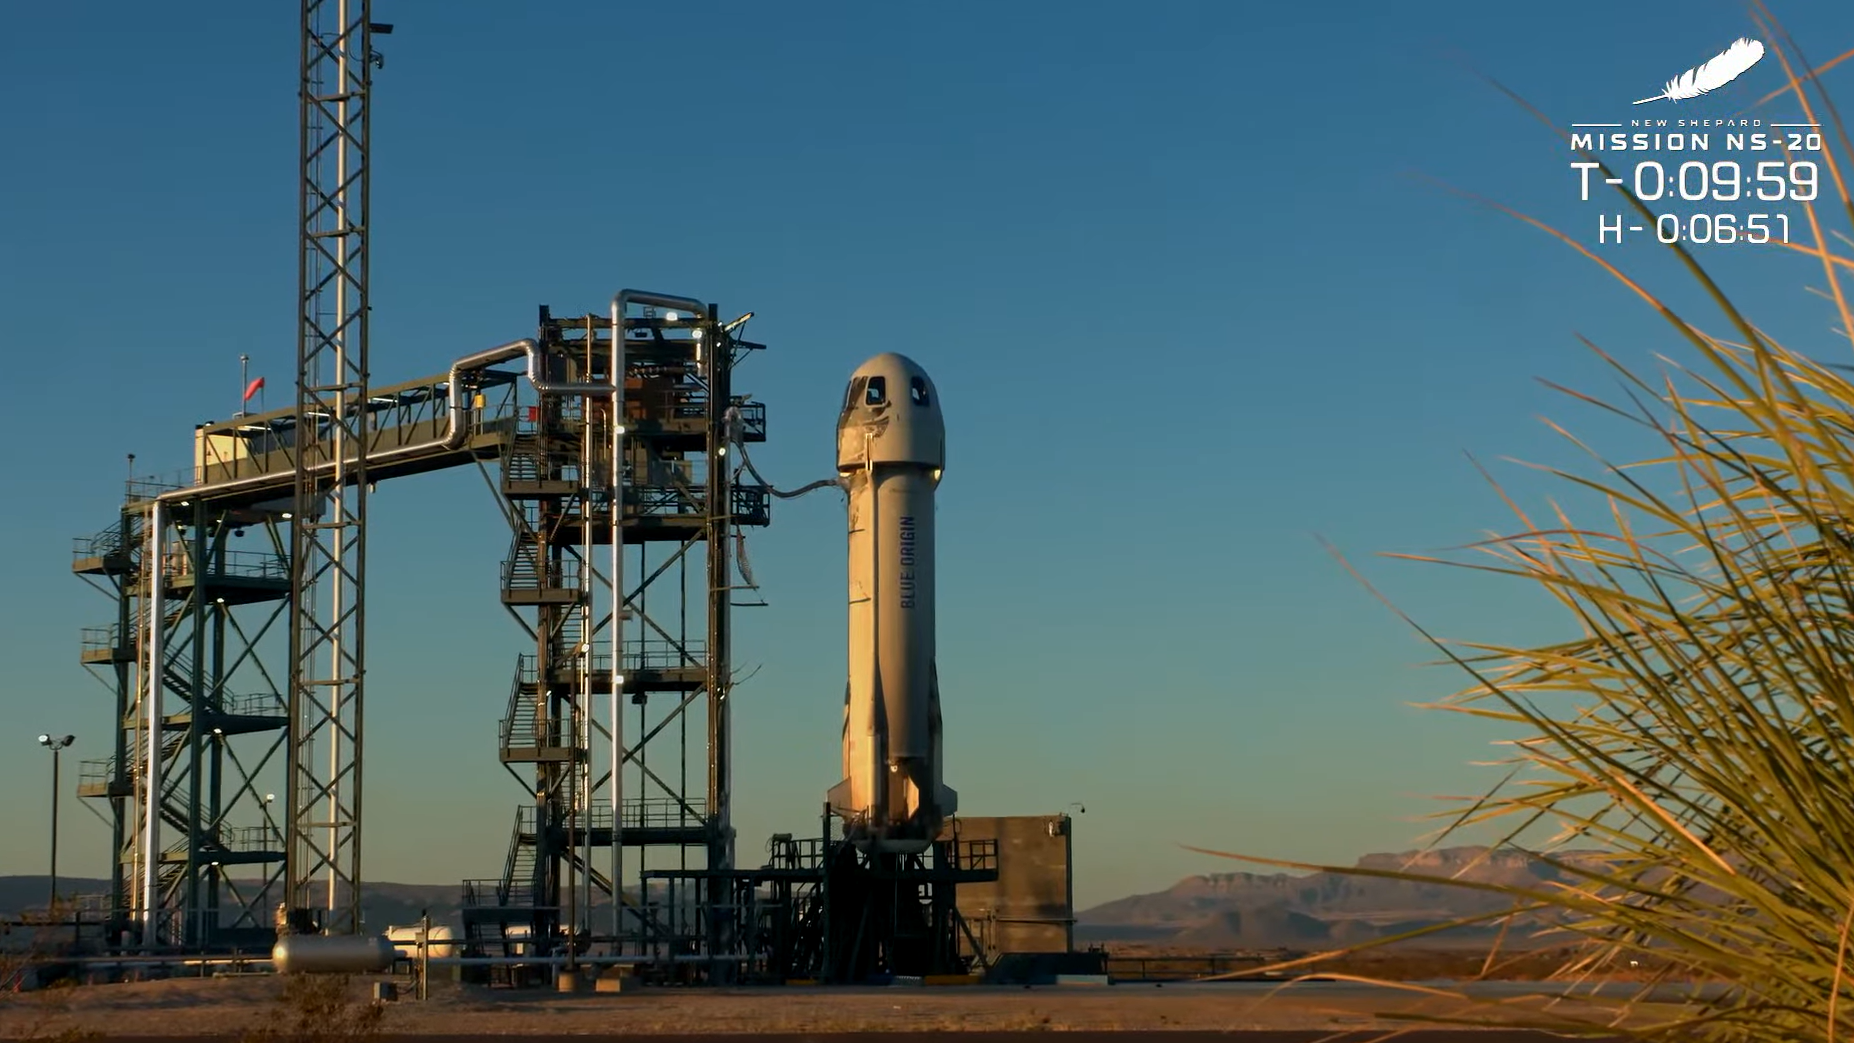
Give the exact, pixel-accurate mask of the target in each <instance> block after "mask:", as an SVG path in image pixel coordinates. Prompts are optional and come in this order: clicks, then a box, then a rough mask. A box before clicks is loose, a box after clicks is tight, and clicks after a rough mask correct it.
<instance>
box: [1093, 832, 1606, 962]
mask: <svg viewBox="0 0 1854 1043" xmlns="http://www.w3.org/2000/svg"><path fill="white" fill-rule="evenodd" d="M1483 856H1485V858H1484V860H1483V861H1481V862H1480V864H1479V865H1474V867H1473V868H1472V869H1469V868H1468V867H1469V866H1470V865H1472V864H1473V863H1475V861H1476V860H1477V859H1482V858H1483ZM1561 857H1562V858H1563V859H1564V860H1566V861H1575V860H1576V859H1577V858H1578V857H1579V856H1578V855H1576V854H1570V855H1567V856H1561ZM1358 865H1359V867H1361V868H1368V869H1390V870H1405V871H1408V872H1413V873H1421V874H1423V875H1425V876H1445V877H1454V876H1459V877H1460V878H1462V879H1466V880H1473V881H1478V882H1484V883H1498V884H1507V885H1515V886H1538V885H1542V884H1545V883H1546V882H1548V881H1551V880H1555V879H1558V878H1559V877H1560V874H1559V872H1558V871H1557V870H1556V869H1554V868H1552V867H1551V866H1548V865H1545V864H1543V863H1541V862H1539V861H1537V860H1535V859H1533V858H1530V857H1528V856H1526V855H1524V854H1522V853H1520V852H1516V851H1494V852H1491V853H1489V852H1488V849H1487V848H1484V847H1455V848H1440V849H1435V850H1428V851H1407V852H1402V853H1397V854H1374V855H1366V856H1365V857H1364V858H1361V859H1359V860H1358ZM1511 904H1512V903H1511V901H1510V900H1508V899H1506V898H1503V897H1502V896H1500V895H1498V894H1492V893H1488V892H1483V891H1474V890H1468V889H1465V888H1458V887H1448V886H1445V885H1440V884H1416V883H1406V882H1403V881H1398V880H1387V879H1384V878H1381V877H1367V876H1347V875H1344V874H1341V873H1313V874H1310V875H1305V876H1291V875H1289V874H1287V873H1270V874H1258V873H1215V874H1211V875H1208V876H1192V877H1186V878H1185V879H1183V880H1180V881H1179V882H1178V883H1176V884H1174V885H1172V886H1171V887H1170V888H1169V889H1167V890H1164V891H1160V892H1157V893H1155V894H1144V895H1133V896H1131V897H1128V898H1121V899H1118V900H1116V901H1112V902H1107V903H1105V904H1103V905H1097V906H1095V907H1094V908H1092V909H1087V910H1083V911H1082V912H1080V913H1078V914H1077V915H1076V919H1077V921H1078V924H1077V927H1076V940H1077V942H1083V941H1087V942H1111V941H1127V942H1131V941H1138V942H1145V943H1148V944H1155V945H1166V946H1177V947H1180V948H1193V949H1274V948H1285V949H1308V948H1317V947H1320V946H1327V945H1347V944H1355V943H1358V942H1363V941H1368V940H1370V939H1373V938H1382V937H1388V936H1391V935H1397V934H1402V933H1404V932H1407V931H1412V930H1416V929H1418V928H1421V927H1427V926H1433V925H1436V924H1441V923H1447V922H1450V921H1452V920H1456V919H1459V918H1460V917H1463V916H1472V915H1475V914H1478V913H1489V912H1496V911H1498V910H1501V909H1506V908H1509V907H1510V906H1511ZM1541 926H1544V923H1543V921H1538V920H1534V921H1532V922H1530V923H1529V924H1514V925H1513V926H1512V927H1510V928H1509V929H1508V932H1507V934H1506V937H1505V938H1504V939H1503V942H1502V944H1504V945H1513V946H1524V945H1526V944H1528V941H1529V940H1528V939H1527V938H1526V937H1525V936H1526V935H1527V934H1529V933H1531V932H1532V931H1533V930H1535V929H1536V928H1538V927H1541ZM1499 933H1500V928H1499V926H1498V925H1490V926H1486V927H1472V928H1456V929H1454V930H1451V931H1446V932H1440V933H1438V934H1436V935H1432V936H1429V937H1426V938H1424V939H1422V944H1424V945H1427V946H1434V947H1442V946H1469V945H1484V944H1486V943H1487V942H1489V941H1491V940H1493V939H1494V938H1495V937H1496V936H1498V935H1499ZM1536 944H1563V939H1562V937H1559V938H1557V939H1554V940H1552V941H1550V942H1539V943H1536Z"/></svg>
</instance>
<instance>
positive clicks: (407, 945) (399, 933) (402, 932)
mask: <svg viewBox="0 0 1854 1043" xmlns="http://www.w3.org/2000/svg"><path fill="white" fill-rule="evenodd" d="M423 932H424V928H421V927H420V926H419V925H417V924H413V925H412V926H410V927H388V928H387V929H386V940H387V941H389V942H392V943H393V947H394V948H395V949H397V950H399V955H400V956H402V957H404V958H406V959H408V960H416V959H418V936H419V935H420V934H421V933H423ZM455 938H456V935H454V934H453V933H452V932H451V929H450V928H449V927H446V926H444V925H443V924H432V925H431V933H430V935H428V936H427V937H426V939H425V955H427V956H429V957H431V958H433V959H438V958H441V957H445V956H455V955H457V945H456V942H455Z"/></svg>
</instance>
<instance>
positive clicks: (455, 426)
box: [155, 339, 603, 501]
mask: <svg viewBox="0 0 1854 1043" xmlns="http://www.w3.org/2000/svg"><path fill="white" fill-rule="evenodd" d="M539 354H540V346H539V345H538V344H536V343H535V342H534V341H533V340H532V339H529V340H517V341H510V342H509V343H507V344H504V345H502V346H501V347H499V348H491V349H490V350H488V351H480V352H478V353H476V354H474V355H468V356H465V357H464V358H461V359H458V360H457V361H456V362H453V363H451V371H450V377H449V381H448V386H447V388H446V399H447V401H448V402H449V404H450V408H449V413H450V430H448V431H447V432H446V433H445V435H444V437H442V438H434V439H431V440H429V441H425V442H419V443H418V444H416V445H402V446H398V447H396V448H393V449H387V450H383V451H381V452H378V453H369V454H368V455H367V460H368V462H370V463H378V462H380V461H390V460H397V459H398V458H400V457H402V456H409V455H411V454H414V453H423V452H428V451H430V450H432V449H440V448H443V449H457V448H460V447H461V446H462V445H463V444H464V441H465V440H466V439H467V438H469V437H470V425H469V424H468V423H467V422H465V420H464V417H466V416H467V415H469V414H471V413H474V412H475V407H474V406H473V405H471V404H470V400H469V399H468V398H466V397H464V395H463V392H462V391H461V390H460V388H461V381H460V378H461V377H462V376H463V374H464V373H469V372H475V371H476V370H479V369H484V368H487V367H489V366H493V365H495V364H496V363H498V362H507V361H509V360H511V359H518V358H521V357H523V356H524V355H525V356H527V359H528V374H529V379H530V380H532V379H533V377H534V373H535V372H536V370H537V369H538V368H539V367H538V364H537V363H536V361H535V360H536V358H537V357H538V356H539ZM536 386H537V387H540V385H539V384H537V385H536ZM600 387H601V389H602V390H603V387H602V385H601V386H600ZM542 390H554V389H553V387H552V386H551V385H550V386H547V387H544V388H542ZM297 444H298V447H299V448H300V446H301V444H302V442H301V438H300V436H299V438H298V440H297ZM334 465H335V462H334V461H333V460H330V461H328V462H326V463H321V464H317V465H315V466H314V467H312V468H310V470H312V471H324V470H329V469H332V468H333V467H334ZM274 481H276V476H275V475H269V474H264V475H254V476H252V477H249V478H234V479H232V480H230V481H225V482H213V483H211V484H207V485H191V486H187V487H186V488H184V489H174V490H170V491H168V492H164V493H162V494H160V495H159V496H157V497H155V499H156V500H157V501H175V500H186V499H191V498H192V497H194V496H201V495H207V494H211V493H226V492H236V491H238V490H240V489H249V488H252V487H254V486H258V485H264V484H266V483H269V482H274Z"/></svg>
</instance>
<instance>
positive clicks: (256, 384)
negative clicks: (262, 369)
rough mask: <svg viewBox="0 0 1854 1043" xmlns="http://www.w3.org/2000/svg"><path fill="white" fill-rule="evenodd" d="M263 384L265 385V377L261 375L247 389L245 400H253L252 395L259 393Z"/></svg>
mask: <svg viewBox="0 0 1854 1043" xmlns="http://www.w3.org/2000/svg"><path fill="white" fill-rule="evenodd" d="M263 386H264V378H263V377H259V378H257V379H256V380H254V381H252V382H251V386H250V387H248V388H246V389H245V401H246V402H249V401H251V396H252V395H255V394H257V393H258V390H259V389H260V388H262V387H263Z"/></svg>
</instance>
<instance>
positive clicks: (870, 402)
mask: <svg viewBox="0 0 1854 1043" xmlns="http://www.w3.org/2000/svg"><path fill="white" fill-rule="evenodd" d="M887 401H888V378H887V377H870V378H869V390H868V392H867V393H866V394H865V395H864V396H863V405H865V406H879V405H881V404H882V403H884V402H887Z"/></svg>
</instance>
